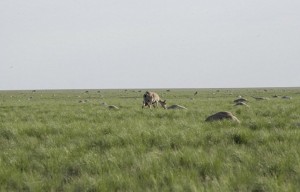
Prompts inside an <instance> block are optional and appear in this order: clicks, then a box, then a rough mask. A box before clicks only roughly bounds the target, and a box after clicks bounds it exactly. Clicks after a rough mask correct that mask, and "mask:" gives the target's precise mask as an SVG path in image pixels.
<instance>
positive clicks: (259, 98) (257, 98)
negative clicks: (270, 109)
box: [252, 96, 269, 101]
mask: <svg viewBox="0 0 300 192" xmlns="http://www.w3.org/2000/svg"><path fill="white" fill-rule="evenodd" d="M252 97H253V96H252ZM253 98H254V99H256V100H257V101H259V100H269V98H267V97H253Z"/></svg>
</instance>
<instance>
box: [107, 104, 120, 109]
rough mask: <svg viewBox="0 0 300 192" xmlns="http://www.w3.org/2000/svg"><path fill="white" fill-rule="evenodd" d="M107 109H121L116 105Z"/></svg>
mask: <svg viewBox="0 0 300 192" xmlns="http://www.w3.org/2000/svg"><path fill="white" fill-rule="evenodd" d="M107 107H108V109H119V107H117V106H115V105H108V106H107Z"/></svg>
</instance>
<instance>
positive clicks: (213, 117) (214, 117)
mask: <svg viewBox="0 0 300 192" xmlns="http://www.w3.org/2000/svg"><path fill="white" fill-rule="evenodd" d="M225 119H228V120H232V121H235V122H238V123H240V121H239V120H238V118H237V117H235V116H234V115H233V114H232V113H231V112H228V111H222V112H218V113H215V114H213V115H211V116H209V117H207V118H206V120H205V121H208V122H211V121H219V120H225Z"/></svg>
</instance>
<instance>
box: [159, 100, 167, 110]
mask: <svg viewBox="0 0 300 192" xmlns="http://www.w3.org/2000/svg"><path fill="white" fill-rule="evenodd" d="M159 103H160V105H161V106H162V107H163V108H164V109H167V101H166V100H164V101H162V100H159Z"/></svg>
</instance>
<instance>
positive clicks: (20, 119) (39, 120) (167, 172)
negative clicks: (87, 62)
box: [0, 88, 300, 192]
mask: <svg viewBox="0 0 300 192" xmlns="http://www.w3.org/2000/svg"><path fill="white" fill-rule="evenodd" d="M152 91H156V92H157V93H158V94H159V95H160V96H161V97H162V99H166V100H167V102H168V105H172V104H179V105H183V106H185V107H187V108H188V109H187V110H164V109H162V108H161V107H160V108H157V109H148V108H146V109H142V97H143V93H144V92H145V90H131V89H129V90H51V91H50V90H48V91H47V90H45V91H43V90H37V91H0V147H1V152H0V191H222V192H223V191H256V192H259V191H299V189H300V147H299V143H300V88H267V89H171V90H165V89H161V90H152ZM195 91H197V92H198V94H197V95H194V93H195ZM275 95H277V96H278V97H273V96H275ZM238 96H243V97H244V98H246V99H248V105H249V107H246V106H234V103H233V100H234V99H236V98H237V97H238ZM252 96H254V97H264V98H268V99H266V100H256V99H254V98H253V97H252ZM282 96H290V97H291V99H282ZM103 103H106V104H107V105H116V106H118V107H119V109H116V110H115V109H109V108H108V107H107V106H106V105H104V104H103ZM219 111H230V112H232V113H233V114H234V115H235V116H236V117H237V118H238V119H239V120H240V121H241V123H240V124H238V123H234V122H231V121H216V122H211V123H209V122H205V119H206V117H207V116H209V115H211V114H213V113H215V112H219Z"/></svg>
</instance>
